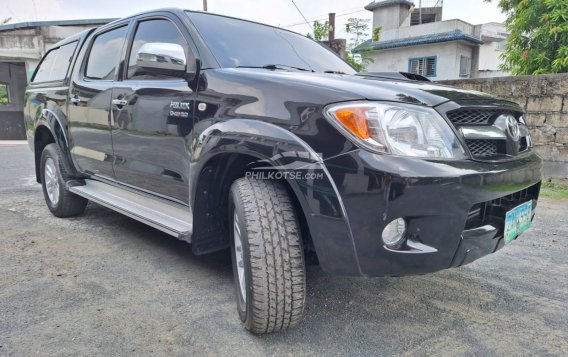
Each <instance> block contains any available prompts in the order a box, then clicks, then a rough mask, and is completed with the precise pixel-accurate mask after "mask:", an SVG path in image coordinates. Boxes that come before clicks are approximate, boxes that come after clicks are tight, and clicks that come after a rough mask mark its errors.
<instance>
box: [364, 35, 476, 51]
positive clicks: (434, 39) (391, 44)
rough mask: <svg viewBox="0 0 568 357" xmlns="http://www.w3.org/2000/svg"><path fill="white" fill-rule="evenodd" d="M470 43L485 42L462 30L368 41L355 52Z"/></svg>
mask: <svg viewBox="0 0 568 357" xmlns="http://www.w3.org/2000/svg"><path fill="white" fill-rule="evenodd" d="M460 40H463V41H469V42H472V43H475V44H482V43H483V41H482V40H481V39H479V38H478V37H475V36H471V35H468V34H465V33H463V32H462V31H460V30H453V31H450V32H444V33H437V34H431V35H424V36H418V37H409V38H404V39H398V40H390V41H383V42H381V41H379V42H373V41H372V40H367V41H365V42H363V43H362V44H361V45H359V47H357V48H356V49H355V50H354V51H353V52H365V51H371V50H384V49H389V48H398V47H408V46H418V45H426V44H429V43H439V42H449V41H460Z"/></svg>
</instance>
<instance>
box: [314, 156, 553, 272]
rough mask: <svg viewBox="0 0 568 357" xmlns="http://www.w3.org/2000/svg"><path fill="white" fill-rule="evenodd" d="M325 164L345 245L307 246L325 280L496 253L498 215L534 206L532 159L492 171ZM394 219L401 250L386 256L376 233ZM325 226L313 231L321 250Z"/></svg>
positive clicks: (500, 227)
mask: <svg viewBox="0 0 568 357" xmlns="http://www.w3.org/2000/svg"><path fill="white" fill-rule="evenodd" d="M325 164H326V167H327V170H328V171H329V174H330V176H331V177H332V179H333V181H334V183H335V186H336V188H337V192H338V194H339V196H340V200H341V201H342V206H343V208H344V216H345V221H346V222H347V225H348V227H347V229H346V231H348V232H347V233H348V234H349V239H350V240H352V242H351V243H352V244H344V247H343V248H344V250H341V249H318V245H320V246H322V245H324V244H326V243H325V242H324V243H322V242H314V243H316V250H317V252H318V257H319V259H320V264H321V265H322V268H323V269H324V270H326V271H329V272H331V273H335V274H345V275H363V276H398V275H408V274H424V273H429V272H434V271H438V270H441V269H446V268H449V267H455V266H459V265H463V264H467V263H470V262H472V261H474V260H475V259H477V258H480V257H482V256H484V255H486V254H489V253H492V252H494V251H496V250H497V249H499V248H501V247H502V245H503V239H502V237H503V231H504V219H505V212H507V211H508V210H510V209H511V208H513V207H515V206H517V205H518V204H521V203H523V202H526V201H528V200H533V207H535V206H536V202H537V200H538V193H539V190H540V180H541V171H542V162H541V160H540V158H539V157H538V156H537V155H536V154H534V153H532V152H528V153H526V154H524V155H522V156H519V157H518V158H517V159H516V160H514V161H509V162H502V163H498V164H496V163H480V162H475V161H455V162H432V161H425V160H419V159H412V158H405V157H394V156H389V155H377V154H372V153H369V152H366V151H364V150H356V151H352V152H349V153H346V154H344V155H341V156H338V157H335V158H332V159H329V160H327V161H326V162H325ZM533 214H534V211H533ZM399 217H403V218H404V219H405V220H406V222H407V232H408V233H407V236H408V241H407V244H404V245H403V247H402V248H401V249H398V250H392V249H388V248H387V247H385V246H384V244H383V242H382V240H381V233H382V231H383V228H384V227H385V226H386V224H388V223H389V222H391V221H392V220H393V219H396V218H399ZM329 227H330V225H327V226H326V227H323V226H321V230H323V231H327V232H328V233H326V234H327V235H328V236H329V237H330V238H329V241H328V242H327V244H334V243H335V242H334V240H333V239H332V238H331V237H332V236H333V232H331V231H330V228H329ZM489 227H491V228H489ZM313 234H314V232H312V235H313ZM316 235H317V236H322V234H321V232H316ZM342 252H344V253H342ZM347 256H349V258H347ZM354 265H355V266H354Z"/></svg>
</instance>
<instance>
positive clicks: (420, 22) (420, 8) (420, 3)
mask: <svg viewBox="0 0 568 357" xmlns="http://www.w3.org/2000/svg"><path fill="white" fill-rule="evenodd" d="M205 1H206V0H205ZM418 8H419V9H418V11H419V14H418V17H419V18H420V20H419V24H420V25H422V0H419V1H418Z"/></svg>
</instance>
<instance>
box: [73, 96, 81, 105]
mask: <svg viewBox="0 0 568 357" xmlns="http://www.w3.org/2000/svg"><path fill="white" fill-rule="evenodd" d="M71 103H73V104H75V105H77V104H79V103H81V99H80V98H79V97H78V96H74V97H72V98H71Z"/></svg>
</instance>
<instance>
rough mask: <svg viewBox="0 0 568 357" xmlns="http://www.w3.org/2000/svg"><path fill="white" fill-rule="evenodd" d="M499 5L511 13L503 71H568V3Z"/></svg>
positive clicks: (502, 0) (534, 0)
mask: <svg viewBox="0 0 568 357" xmlns="http://www.w3.org/2000/svg"><path fill="white" fill-rule="evenodd" d="M485 1H487V2H491V0H485ZM498 5H499V7H500V8H501V10H502V11H503V12H505V13H507V21H506V22H505V24H506V26H507V29H508V30H509V32H510V33H511V35H510V36H509V38H508V41H507V44H506V45H505V52H504V53H503V55H502V59H503V60H504V63H503V65H502V66H501V69H502V70H505V71H509V72H511V73H512V74H513V75H526V74H543V73H561V72H568V0H499V2H498Z"/></svg>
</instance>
